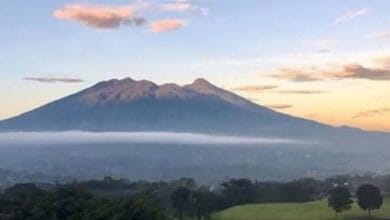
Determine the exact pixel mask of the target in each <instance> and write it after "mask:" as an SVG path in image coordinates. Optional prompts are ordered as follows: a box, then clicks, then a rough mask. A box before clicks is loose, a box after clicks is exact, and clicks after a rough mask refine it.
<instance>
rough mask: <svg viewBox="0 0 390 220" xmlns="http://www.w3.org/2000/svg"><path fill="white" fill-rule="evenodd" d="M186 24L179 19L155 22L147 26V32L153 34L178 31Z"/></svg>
mask: <svg viewBox="0 0 390 220" xmlns="http://www.w3.org/2000/svg"><path fill="white" fill-rule="evenodd" d="M186 24H187V22H186V21H184V20H181V19H163V20H156V21H153V22H151V23H150V24H149V31H150V32H153V33H160V32H169V31H174V30H177V29H180V28H182V27H184V26H185V25H186Z"/></svg>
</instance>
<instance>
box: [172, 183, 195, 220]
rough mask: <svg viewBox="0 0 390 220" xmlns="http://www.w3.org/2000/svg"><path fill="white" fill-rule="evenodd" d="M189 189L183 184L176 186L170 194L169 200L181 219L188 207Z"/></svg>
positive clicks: (181, 219)
mask: <svg viewBox="0 0 390 220" xmlns="http://www.w3.org/2000/svg"><path fill="white" fill-rule="evenodd" d="M190 201H191V191H190V190H189V189H188V188H187V187H184V186H181V187H178V188H176V189H175V190H174V191H173V192H172V195H171V202H172V206H173V208H174V209H176V212H177V215H178V216H179V219H180V220H183V215H184V212H185V211H186V210H187V209H188V208H189V207H190Z"/></svg>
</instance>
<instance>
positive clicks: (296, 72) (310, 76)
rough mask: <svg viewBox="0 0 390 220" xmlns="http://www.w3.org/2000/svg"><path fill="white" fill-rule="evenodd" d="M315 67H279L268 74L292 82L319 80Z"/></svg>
mask: <svg viewBox="0 0 390 220" xmlns="http://www.w3.org/2000/svg"><path fill="white" fill-rule="evenodd" d="M317 71H318V70H317V68H314V67H313V68H302V69H298V68H280V69H279V70H277V73H275V74H271V75H269V76H270V77H273V78H277V79H284V80H288V81H294V82H312V81H318V80H321V78H319V77H318V76H316V75H315V74H316V72H317Z"/></svg>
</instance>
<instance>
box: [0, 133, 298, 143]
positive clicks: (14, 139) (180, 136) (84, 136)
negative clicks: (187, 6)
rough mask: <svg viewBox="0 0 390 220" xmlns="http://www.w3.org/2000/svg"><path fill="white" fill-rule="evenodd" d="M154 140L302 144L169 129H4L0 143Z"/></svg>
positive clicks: (269, 138) (283, 139) (284, 140)
mask: <svg viewBox="0 0 390 220" xmlns="http://www.w3.org/2000/svg"><path fill="white" fill-rule="evenodd" d="M57 143H58V144H85V143H88V144H91V143H92V144H94V143H158V144H191V145H193V144H198V145H210V144H215V145H221V144H222V145H223V144H231V145H234V144H256V145H261V144H267V145H269V144H302V143H305V141H302V140H294V139H287V138H275V137H241V136H240V137H239V136H219V135H206V134H196V133H173V132H84V131H66V132H5V133H0V146H10V145H12V146H18V145H25V144H29V145H39V144H57Z"/></svg>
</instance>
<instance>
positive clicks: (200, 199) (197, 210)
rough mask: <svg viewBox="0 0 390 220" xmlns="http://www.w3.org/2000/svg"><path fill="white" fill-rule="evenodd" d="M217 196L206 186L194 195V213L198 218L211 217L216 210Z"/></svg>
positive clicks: (199, 219) (198, 219) (192, 204)
mask: <svg viewBox="0 0 390 220" xmlns="http://www.w3.org/2000/svg"><path fill="white" fill-rule="evenodd" d="M215 200H216V199H215V196H214V194H213V193H212V192H210V191H209V190H208V189H206V188H200V189H197V190H195V191H194V192H193V195H192V203H191V206H192V213H193V215H195V216H196V219H197V220H201V219H202V218H203V219H210V214H211V212H212V211H213V210H214V207H213V206H214V203H215Z"/></svg>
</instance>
